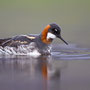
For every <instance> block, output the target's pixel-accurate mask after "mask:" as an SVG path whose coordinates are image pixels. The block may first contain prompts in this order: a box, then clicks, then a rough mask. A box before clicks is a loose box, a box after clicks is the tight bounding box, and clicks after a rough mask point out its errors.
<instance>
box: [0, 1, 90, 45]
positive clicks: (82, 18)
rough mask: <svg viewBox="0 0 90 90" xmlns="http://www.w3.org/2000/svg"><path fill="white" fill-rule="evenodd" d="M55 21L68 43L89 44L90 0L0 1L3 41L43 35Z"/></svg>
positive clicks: (0, 25)
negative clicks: (27, 35)
mask: <svg viewBox="0 0 90 90" xmlns="http://www.w3.org/2000/svg"><path fill="white" fill-rule="evenodd" d="M52 22H56V23H57V24H59V25H60V26H61V28H62V37H63V38H64V39H65V40H66V41H68V42H69V43H75V44H81V45H88V46H89V45H90V0H0V38H5V37H11V36H13V35H19V34H28V33H40V32H41V31H42V30H43V28H44V27H45V26H46V25H47V24H49V23H52ZM56 42H61V41H59V40H58V39H57V40H56Z"/></svg>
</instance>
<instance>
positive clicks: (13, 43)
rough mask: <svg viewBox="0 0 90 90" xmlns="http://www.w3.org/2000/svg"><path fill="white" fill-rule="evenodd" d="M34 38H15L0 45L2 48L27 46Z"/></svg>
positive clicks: (26, 36)
mask: <svg viewBox="0 0 90 90" xmlns="http://www.w3.org/2000/svg"><path fill="white" fill-rule="evenodd" d="M35 38H36V37H34V36H28V35H21V36H15V37H13V38H11V39H9V40H7V41H5V42H3V43H2V46H3V47H5V46H11V47H18V46H20V45H27V44H29V43H30V42H32V41H33V40H34V39H35Z"/></svg>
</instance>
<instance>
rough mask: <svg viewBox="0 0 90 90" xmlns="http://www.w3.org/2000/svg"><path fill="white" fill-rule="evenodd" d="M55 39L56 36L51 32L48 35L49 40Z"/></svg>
mask: <svg viewBox="0 0 90 90" xmlns="http://www.w3.org/2000/svg"><path fill="white" fill-rule="evenodd" d="M50 38H51V39H54V38H56V36H55V35H54V34H52V33H50V32H48V34H47V39H50Z"/></svg>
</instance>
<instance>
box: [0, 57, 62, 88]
mask: <svg viewBox="0 0 90 90" xmlns="http://www.w3.org/2000/svg"><path fill="white" fill-rule="evenodd" d="M7 58H8V59H7ZM54 63H55V62H54V60H53V59H52V57H51V56H40V57H38V58H32V57H29V56H13V57H4V58H2V59H1V60H0V72H2V71H3V72H4V73H7V72H6V71H8V73H9V75H10V73H12V72H13V74H14V75H16V74H19V76H21V77H23V78H26V77H29V78H31V79H32V80H37V79H39V80H41V82H42V83H43V88H44V90H47V88H48V82H49V83H52V80H53V81H56V83H58V82H60V74H61V73H60V66H57V65H55V64H56V63H55V64H54ZM56 85H57V84H56ZM56 85H55V86H56ZM58 86H59V85H58Z"/></svg>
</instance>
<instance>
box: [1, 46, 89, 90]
mask: <svg viewBox="0 0 90 90" xmlns="http://www.w3.org/2000/svg"><path fill="white" fill-rule="evenodd" d="M0 90H90V48H85V47H81V46H79V45H75V44H72V45H69V46H64V45H53V50H52V55H51V56H41V57H38V58H33V57H30V56H0Z"/></svg>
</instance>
